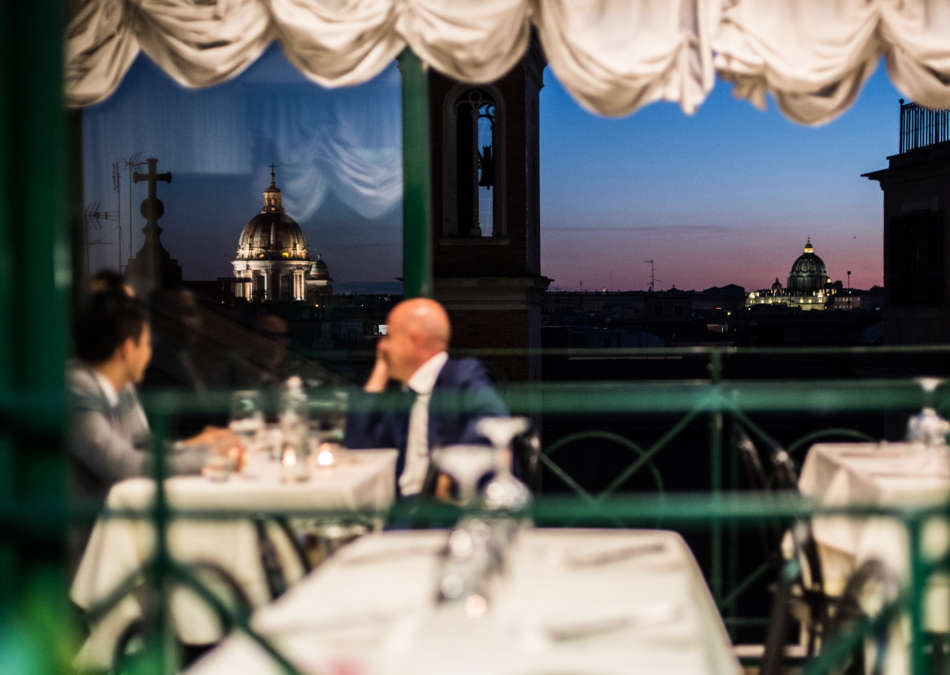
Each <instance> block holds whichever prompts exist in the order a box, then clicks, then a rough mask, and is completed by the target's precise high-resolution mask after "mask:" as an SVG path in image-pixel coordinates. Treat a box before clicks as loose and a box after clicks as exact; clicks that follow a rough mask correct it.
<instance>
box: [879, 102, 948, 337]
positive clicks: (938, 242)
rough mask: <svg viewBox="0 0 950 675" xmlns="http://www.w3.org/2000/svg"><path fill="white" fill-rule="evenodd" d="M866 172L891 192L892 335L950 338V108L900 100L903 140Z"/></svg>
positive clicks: (888, 276)
mask: <svg viewBox="0 0 950 675" xmlns="http://www.w3.org/2000/svg"><path fill="white" fill-rule="evenodd" d="M899 148H900V149H899V152H898V154H896V155H891V156H890V157H888V158H887V164H888V166H887V168H886V169H881V170H880V171H872V172H870V173H865V174H862V175H863V176H864V177H866V178H868V179H870V180H874V181H877V182H878V183H880V185H881V190H883V191H884V288H886V289H887V298H886V309H885V310H884V311H885V314H884V340H885V342H886V343H887V344H894V345H902V344H903V345H909V344H927V343H937V344H940V343H947V342H948V341H950V275H948V274H947V267H948V265H947V263H948V260H950V237H948V236H947V234H946V233H947V229H948V227H950V180H948V179H947V177H948V176H950V110H929V109H927V108H924V107H923V106H919V105H917V104H915V103H905V102H904V100H903V99H901V102H900V146H899Z"/></svg>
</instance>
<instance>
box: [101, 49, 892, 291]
mask: <svg viewBox="0 0 950 675" xmlns="http://www.w3.org/2000/svg"><path fill="white" fill-rule="evenodd" d="M544 79H545V87H544V89H543V90H542V92H541V127H540V128H541V241H542V244H541V246H542V251H541V260H542V271H543V273H544V274H546V275H548V276H550V277H552V278H554V285H555V286H556V287H560V288H578V287H580V285H581V284H583V288H585V289H594V288H597V289H599V288H603V287H609V288H617V289H641V288H645V287H646V286H647V284H648V283H649V281H648V279H649V265H647V264H646V263H644V260H646V259H648V258H652V259H654V260H655V261H656V276H657V278H658V279H659V280H660V281H659V282H658V287H660V288H668V287H670V286H671V285H672V284H675V285H676V286H677V287H678V288H704V287H707V286H711V285H722V284H726V283H738V284H740V285H743V286H745V287H746V288H754V287H762V286H767V285H769V284H770V283H771V281H772V280H773V279H774V277H776V276H779V277H780V278H782V280H783V282H784V277H785V275H787V273H788V269H789V267H790V266H791V263H792V262H793V260H794V259H795V257H796V256H797V255H798V254H799V253H800V252H801V247H802V245H803V244H804V241H805V238H806V236H808V235H811V237H812V242H813V243H814V245H815V248H816V252H817V253H818V254H819V255H821V256H822V257H823V258H824V260H825V262H826V264H827V266H828V270H829V274H830V275H831V276H832V277H833V278H835V279H838V278H841V279H844V278H845V275H846V270H848V269H851V270H853V275H852V283H853V285H854V286H857V287H869V286H870V285H872V284H875V283H881V278H882V252H881V251H882V234H881V230H882V227H881V223H882V216H881V214H882V197H881V195H882V193H881V191H880V189H879V187H878V186H877V184H876V183H872V182H870V181H868V180H867V179H865V178H861V176H860V174H861V173H863V172H867V171H871V170H874V169H878V168H882V167H884V166H885V165H886V156H887V155H888V154H892V153H894V152H896V150H897V136H898V98H899V96H900V94H899V93H898V92H897V91H896V90H895V89H894V88H893V86H892V85H891V84H890V81H889V80H888V78H887V74H886V71H885V69H884V67H883V65H882V66H881V67H879V69H878V71H877V72H876V73H875V74H874V76H873V77H872V78H871V80H870V81H869V82H868V83H867V85H866V86H865V87H864V89H863V91H862V93H861V96H860V98H859V99H858V101H857V103H856V104H855V105H854V106H853V107H852V108H850V109H849V110H848V111H847V112H845V113H844V114H843V115H842V116H840V117H839V118H838V119H836V120H834V121H833V122H831V123H829V124H827V125H824V126H820V127H804V126H801V125H797V124H794V123H792V122H789V121H788V120H786V119H785V118H784V117H783V116H782V115H781V113H780V112H779V111H778V110H777V108H776V106H775V105H774V102H773V101H771V100H770V101H769V108H768V110H766V111H764V112H763V111H760V110H757V109H756V108H754V107H753V106H752V105H751V104H749V103H748V102H745V101H740V100H737V99H735V98H734V97H733V96H732V94H731V85H729V84H728V83H719V84H717V86H716V88H715V89H714V90H713V92H712V93H711V94H710V96H709V97H708V99H707V100H706V101H705V102H704V103H703V105H702V106H701V107H700V108H699V110H698V111H697V112H696V114H694V115H693V116H686V115H684V114H683V113H682V112H681V111H680V109H679V108H678V107H677V106H675V105H672V104H668V103H657V104H652V105H649V106H647V107H645V108H643V109H641V110H640V111H638V112H636V113H635V114H633V115H631V116H628V117H625V118H622V119H605V118H602V117H598V116H595V115H592V114H590V113H588V112H586V111H584V110H583V109H582V108H580V106H578V105H577V104H576V103H575V102H574V101H573V100H572V99H571V98H570V96H569V94H567V92H566V91H565V90H564V89H563V88H562V87H561V86H560V84H559V83H558V82H557V80H556V78H555V77H554V76H553V74H552V73H551V71H550V69H548V70H546V71H545V74H544ZM265 97H277V98H281V97H283V99H282V100H284V99H286V100H292V101H293V102H294V103H293V106H290V108H292V109H293V108H299V109H306V110H307V114H306V115H302V116H301V115H298V116H296V117H294V118H293V119H292V120H291V121H290V122H288V123H287V124H288V125H290V126H293V125H297V126H300V125H311V126H314V127H319V126H320V125H327V129H324V130H323V131H324V132H327V131H328V130H329V132H330V133H336V131H335V130H336V129H338V128H342V127H339V126H336V127H335V126H333V124H336V125H340V124H343V123H345V124H346V125H347V128H348V129H349V127H350V126H353V125H355V126H357V127H359V133H360V134H361V135H360V136H359V137H360V138H366V139H368V140H367V141H366V143H367V144H368V145H369V146H371V147H370V148H369V150H371V151H373V152H376V153H378V156H379V157H381V158H383V159H380V165H381V166H382V165H384V164H385V162H391V161H392V157H393V155H392V152H398V150H399V146H400V144H401V137H400V134H399V114H400V106H399V74H398V70H397V69H396V68H395V67H391V68H389V69H387V70H386V71H384V72H383V73H382V74H381V75H380V76H379V77H378V78H376V79H375V80H374V81H373V82H371V83H368V84H366V85H363V86H361V87H357V88H352V89H348V90H337V91H327V90H322V89H320V88H319V87H317V86H316V85H313V84H310V83H309V82H307V81H306V80H305V79H304V78H303V77H302V76H301V75H300V74H299V73H297V72H296V71H294V70H293V69H292V68H291V67H290V66H289V65H288V64H287V63H286V61H285V60H284V59H283V56H282V55H281V54H280V51H279V50H278V49H277V48H276V47H275V48H272V49H271V50H270V51H269V52H268V53H267V54H266V55H265V57H263V58H262V59H261V60H260V61H259V62H258V63H256V64H254V65H253V66H252V67H251V68H250V69H249V70H248V71H247V72H245V73H244V74H243V75H242V76H241V77H240V78H238V79H237V80H235V81H232V82H229V83H225V84H223V85H219V86H217V87H213V88H211V89H207V90H201V91H186V90H184V89H182V88H180V87H179V86H178V85H176V84H174V83H173V82H171V81H170V80H169V79H168V78H167V77H166V76H164V74H162V73H161V72H160V71H159V70H158V68H156V67H155V66H154V65H153V64H151V63H150V62H149V61H148V60H147V58H146V57H144V56H142V57H140V58H139V60H138V61H137V62H136V64H135V65H134V66H133V68H132V71H131V72H130V73H129V75H128V76H127V77H126V79H125V81H124V82H123V83H122V85H121V86H120V88H119V91H118V92H117V93H116V94H115V95H114V96H113V97H112V98H110V99H109V100H107V101H106V102H104V103H103V104H100V105H98V106H94V107H92V108H89V109H87V110H86V111H85V113H84V114H85V122H84V180H85V192H86V201H87V202H90V203H91V202H95V201H99V202H100V203H101V205H102V206H103V207H105V208H107V209H111V208H113V204H114V196H113V195H112V193H111V178H110V176H111V163H112V161H113V160H115V159H119V158H124V157H128V156H129V155H130V154H132V152H134V151H141V152H142V153H143V155H146V156H147V155H155V156H158V157H159V159H160V164H159V169H160V170H171V171H172V172H173V174H174V181H173V183H172V184H171V185H165V184H162V185H160V187H159V196H160V197H161V198H162V199H163V201H164V202H165V206H166V214H165V216H164V217H163V219H162V227H163V228H164V230H165V232H164V234H163V241H164V242H165V244H166V246H167V248H169V250H170V251H171V252H172V254H173V256H175V257H177V258H178V260H179V261H180V262H181V264H182V266H183V268H184V273H185V278H189V279H201V278H214V277H217V276H223V275H227V274H228V273H229V272H230V266H229V264H228V262H229V261H230V259H231V256H232V255H233V250H234V248H235V246H236V244H237V237H238V234H239V233H240V230H241V227H242V226H243V225H244V223H245V222H247V220H249V219H250V218H251V217H252V216H253V215H254V214H255V213H256V212H257V210H258V209H259V208H260V191H261V190H262V189H263V188H264V187H265V186H266V185H267V168H266V164H267V163H269V162H270V161H271V160H272V159H273V155H274V153H275V151H274V147H273V142H274V141H273V138H272V137H273V130H272V129H269V128H266V124H267V123H266V122H262V121H261V119H260V118H259V116H257V115H256V113H255V112H254V111H257V110H258V109H259V101H260V100H261V99H263V98H265ZM285 107H287V106H285ZM235 111H239V112H240V114H238V113H237V112H235ZM334 111H336V113H334ZM340 111H345V114H344V113H340ZM334 114H335V115H336V116H335V117H334ZM341 120H342V121H341ZM351 123H352V124H351ZM304 131H306V132H307V133H310V132H313V131H315V130H314V129H307V130H304ZM317 131H319V130H317ZM318 147H323V146H322V145H319V146H318ZM285 152H286V150H285ZM373 156H374V157H375V156H377V155H373ZM386 166H388V165H386ZM334 171H337V168H336V167H335V166H331V165H328V164H326V163H324V164H319V165H318V171H317V173H316V174H315V175H317V176H318V177H319V178H320V180H324V179H326V180H329V182H330V187H329V188H328V189H327V191H326V193H325V195H324V196H323V197H321V198H320V200H319V201H318V202H315V201H314V200H313V190H312V189H311V187H312V186H311V185H310V184H309V183H307V181H303V182H302V183H300V184H298V185H295V186H284V192H285V196H286V201H287V204H286V205H287V206H288V210H289V211H290V213H291V215H292V216H294V217H295V218H297V219H298V221H299V222H300V224H301V226H302V227H303V229H304V232H305V234H306V235H307V237H308V240H309V241H310V245H311V249H313V250H314V251H319V252H320V253H321V254H322V255H323V256H324V258H325V259H326V260H327V262H328V264H329V266H330V269H331V273H332V274H333V276H334V278H335V279H336V280H337V281H338V282H340V283H347V282H361V281H389V280H391V279H392V278H393V277H395V276H397V275H399V273H400V265H401V246H400V237H401V205H400V204H399V203H398V201H397V203H394V204H392V205H391V207H390V206H389V204H390V202H387V201H383V202H380V203H383V204H384V206H385V207H386V208H383V209H382V212H381V213H380V212H379V211H380V209H379V208H376V209H369V208H362V207H363V202H362V201H361V200H360V199H358V195H357V197H354V194H353V193H352V191H351V192H346V190H344V189H334V188H333V185H337V184H340V185H341V184H342V182H341V181H339V180H336V182H334V180H335V178H334V177H333V176H332V175H328V174H332V173H333V172H334ZM126 177H127V174H126V173H125V169H124V168H123V170H122V180H123V186H122V195H121V199H122V223H123V228H124V232H125V234H124V235H123V236H124V237H125V238H126V241H125V247H126V249H127V247H128V240H127V236H128V235H127V232H128V224H127V216H128V186H127V185H126V184H125V180H126ZM278 181H279V182H280V169H278ZM144 196H145V194H144V186H142V185H138V186H135V197H134V204H135V211H136V212H137V207H138V202H139V201H141V199H142V198H144ZM308 200H309V202H308ZM307 203H309V204H310V207H312V206H313V204H314V203H318V206H317V207H316V208H315V209H312V208H310V207H306V208H305V207H304V204H307ZM294 208H296V209H297V210H298V213H294V210H293V209H294ZM381 208H382V207H381ZM300 210H306V211H312V212H308V213H307V216H306V217H303V218H302V217H300V215H299V211H300ZM142 225H143V223H142V222H141V218H140V217H139V216H137V215H136V216H135V219H134V224H133V232H134V236H135V239H134V241H133V246H134V248H135V249H136V250H137V249H138V246H139V245H140V243H141V235H140V234H139V230H140V228H141V226H142ZM114 230H115V224H114V223H108V224H106V225H105V226H104V227H103V229H102V230H99V231H93V232H92V237H93V238H96V239H100V240H106V241H109V242H110V244H108V245H102V246H96V247H94V248H93V249H92V252H91V264H92V267H93V268H96V267H100V266H106V265H111V266H113V267H114V266H115V261H116V259H117V258H116V249H115V231H114Z"/></svg>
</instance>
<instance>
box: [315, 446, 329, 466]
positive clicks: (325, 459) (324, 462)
mask: <svg viewBox="0 0 950 675" xmlns="http://www.w3.org/2000/svg"><path fill="white" fill-rule="evenodd" d="M317 464H319V465H320V466H332V465H333V453H332V452H331V451H330V450H326V449H324V450H321V451H320V452H319V453H318V454H317Z"/></svg>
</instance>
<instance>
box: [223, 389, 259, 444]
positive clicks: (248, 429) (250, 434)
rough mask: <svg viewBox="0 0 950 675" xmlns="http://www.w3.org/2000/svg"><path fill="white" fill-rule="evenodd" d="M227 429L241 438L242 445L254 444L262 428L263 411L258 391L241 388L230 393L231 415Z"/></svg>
mask: <svg viewBox="0 0 950 675" xmlns="http://www.w3.org/2000/svg"><path fill="white" fill-rule="evenodd" d="M228 429H230V430H231V431H233V432H234V433H235V434H236V435H237V437H238V438H239V439H241V443H243V444H244V447H246V448H248V449H251V448H253V447H255V446H256V444H257V441H258V439H259V438H260V435H261V432H262V431H263V430H264V411H263V408H262V406H261V394H260V392H257V391H253V390H242V391H236V392H234V393H233V394H231V416H230V421H229V423H228Z"/></svg>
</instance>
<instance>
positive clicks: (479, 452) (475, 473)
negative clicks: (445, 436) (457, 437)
mask: <svg viewBox="0 0 950 675" xmlns="http://www.w3.org/2000/svg"><path fill="white" fill-rule="evenodd" d="M432 461H433V462H435V465H436V466H437V467H438V468H439V470H440V471H444V472H445V473H447V474H448V475H450V476H451V477H452V478H454V479H455V482H456V483H458V486H459V496H460V497H461V500H462V505H463V506H471V504H472V502H473V501H474V500H475V494H476V492H477V490H478V479H479V478H481V477H482V476H484V475H485V474H486V473H488V472H489V471H491V470H492V467H494V466H495V457H494V451H493V450H492V449H491V448H490V447H488V446H485V445H444V446H442V447H439V448H434V449H433V450H432Z"/></svg>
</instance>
